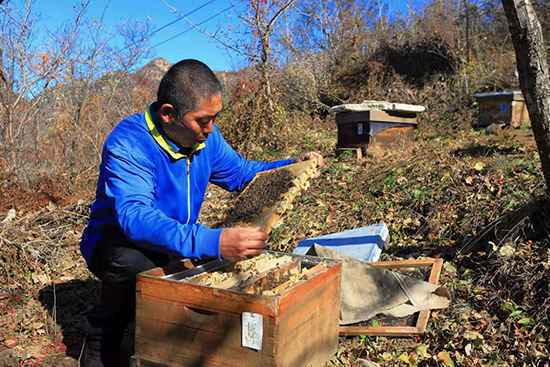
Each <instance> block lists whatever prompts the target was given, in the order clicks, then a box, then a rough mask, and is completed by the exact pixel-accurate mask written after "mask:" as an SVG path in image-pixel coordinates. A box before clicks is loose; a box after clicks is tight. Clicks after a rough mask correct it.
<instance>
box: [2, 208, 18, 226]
mask: <svg viewBox="0 0 550 367" xmlns="http://www.w3.org/2000/svg"><path fill="white" fill-rule="evenodd" d="M16 215H17V212H16V211H15V209H13V208H11V209H10V210H8V214H6V218H4V220H2V223H9V222H11V221H12V220H14V219H15V217H16Z"/></svg>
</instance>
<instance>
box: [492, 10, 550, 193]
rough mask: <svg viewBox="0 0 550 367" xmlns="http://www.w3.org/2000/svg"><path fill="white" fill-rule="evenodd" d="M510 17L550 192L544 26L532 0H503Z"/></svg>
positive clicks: (549, 105)
mask: <svg viewBox="0 0 550 367" xmlns="http://www.w3.org/2000/svg"><path fill="white" fill-rule="evenodd" d="M502 5H503V7H504V12H505V14H506V18H507V19H508V25H509V28H510V34H511V36H512V42H513V44H514V49H515V51H516V62H517V69H518V73H519V83H520V87H521V91H522V92H523V95H524V96H525V102H526V104H527V110H528V111H529V116H530V118H531V126H532V128H533V133H534V135H535V140H536V142H537V148H538V151H539V155H540V160H541V163H542V172H543V175H544V178H545V180H546V192H547V193H550V76H549V71H548V62H547V55H546V48H545V47H544V38H543V35H542V28H541V25H540V22H539V20H538V18H537V15H536V13H535V10H534V7H533V3H532V2H531V0H502Z"/></svg>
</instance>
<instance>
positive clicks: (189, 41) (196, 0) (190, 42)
mask: <svg viewBox="0 0 550 367" xmlns="http://www.w3.org/2000/svg"><path fill="white" fill-rule="evenodd" d="M15 1H16V2H17V1H19V2H22V1H21V0H15ZM380 1H381V2H382V3H385V5H387V8H388V9H389V11H390V12H391V13H392V14H393V13H397V12H400V13H406V11H407V8H408V7H409V6H414V7H415V8H418V7H420V6H421V3H422V1H423V0H409V1H391V0H380ZM237 2H238V0H233V1H229V0H91V3H90V7H89V12H88V15H89V16H92V17H97V18H99V17H100V16H101V14H102V13H103V12H104V11H105V18H104V22H105V24H106V26H107V27H108V28H110V29H112V30H113V31H114V30H115V29H116V27H117V25H120V24H122V23H124V22H126V21H132V20H148V21H149V22H150V23H151V25H152V27H151V29H152V30H156V29H158V28H161V27H163V26H164V25H166V24H168V23H170V22H172V21H174V20H176V19H177V18H178V17H181V15H183V14H186V13H189V12H191V11H194V12H193V13H192V14H190V15H189V16H188V17H187V18H186V19H188V20H189V21H190V22H193V23H195V24H198V23H201V22H203V21H206V20H208V21H207V22H206V23H204V24H203V25H201V28H204V29H205V30H206V31H208V32H210V33H214V32H216V31H219V30H223V31H228V30H231V29H232V27H234V25H235V24H238V11H239V10H238V9H237V8H236V7H234V8H231V9H229V10H227V8H229V7H231V5H232V4H233V3H237ZM78 3H79V1H78V0H55V1H54V0H35V1H34V7H35V11H36V13H37V14H38V16H39V19H40V20H39V22H40V23H39V25H40V29H39V30H38V31H39V32H40V31H43V30H45V29H51V30H53V29H56V28H57V27H59V26H60V25H61V24H63V22H66V21H67V20H68V19H70V18H71V17H72V15H73V12H74V7H75V5H77V4H78ZM411 4H412V5H411ZM190 28H191V29H190ZM186 30H188V31H187V32H185V33H184V34H182V35H181V36H177V37H175V38H174V39H172V40H169V41H167V40H168V39H170V38H172V37H174V36H176V35H177V34H178V33H181V32H184V31H186ZM113 42H117V41H116V39H114V40H113ZM160 43H162V44H160ZM157 44H160V45H158V46H157V47H154V48H153V49H152V50H151V58H156V57H163V58H165V59H167V60H168V61H169V62H170V63H174V62H176V61H178V60H181V59H185V58H194V59H198V60H201V61H203V62H205V63H206V64H208V65H209V66H210V67H211V68H212V69H214V70H216V71H229V70H237V69H239V68H241V67H243V66H245V65H246V60H244V59H243V57H242V56H239V55H238V54H235V53H234V52H230V51H228V50H227V49H225V48H224V47H223V46H222V45H221V44H220V43H219V42H217V41H215V40H213V39H212V38H210V37H208V36H206V35H204V34H202V33H200V32H198V31H196V30H194V29H192V27H191V23H189V22H187V21H186V20H185V19H183V20H180V21H178V22H175V23H174V24H172V25H170V26H168V27H166V28H164V29H162V30H160V31H159V32H157V33H155V34H154V35H152V36H151V41H150V45H151V46H155V45H157Z"/></svg>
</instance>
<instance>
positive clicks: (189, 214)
mask: <svg viewBox="0 0 550 367" xmlns="http://www.w3.org/2000/svg"><path fill="white" fill-rule="evenodd" d="M185 162H186V163H185V166H186V167H185V173H186V176H187V223H186V224H189V222H190V221H191V175H190V166H191V162H190V158H186V160H185Z"/></svg>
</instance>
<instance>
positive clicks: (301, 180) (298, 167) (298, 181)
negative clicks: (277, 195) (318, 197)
mask: <svg viewBox="0 0 550 367" xmlns="http://www.w3.org/2000/svg"><path fill="white" fill-rule="evenodd" d="M317 166H318V163H317V161H316V160H313V159H312V160H307V161H302V162H298V163H293V164H290V165H287V166H283V167H279V168H275V169H272V170H268V171H263V172H260V173H258V174H257V175H256V177H255V178H254V179H253V180H252V181H251V182H250V183H249V184H248V186H247V187H246V188H245V189H244V190H243V192H242V193H241V194H240V195H246V193H247V192H248V190H249V189H250V187H251V186H252V185H254V182H255V181H256V180H257V179H258V178H259V177H261V176H263V175H268V174H270V173H271V172H273V171H280V170H286V171H288V172H290V173H291V174H292V176H294V179H293V180H292V183H293V185H292V187H291V188H290V189H289V190H288V191H287V192H286V193H285V194H283V195H282V197H281V200H280V201H279V202H278V203H276V204H275V205H273V206H272V207H264V208H263V209H262V210H261V212H260V213H258V215H257V216H256V218H255V219H254V220H253V221H252V222H251V223H246V224H249V225H254V226H258V227H261V228H262V229H263V230H264V232H266V233H267V234H269V233H271V230H272V229H273V228H274V227H276V226H277V225H278V224H279V223H280V222H281V217H282V215H283V214H284V213H285V212H286V211H287V210H290V209H292V203H293V201H294V199H295V198H296V196H298V194H300V193H301V192H302V191H305V190H307V189H308V187H309V180H310V179H311V178H313V177H314V176H315V175H316V174H317V171H318V169H317Z"/></svg>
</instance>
